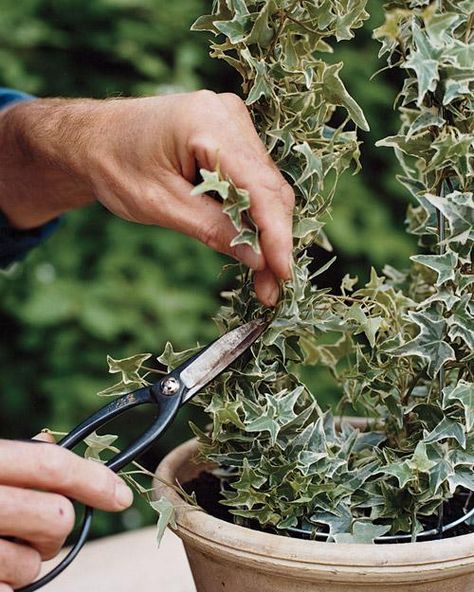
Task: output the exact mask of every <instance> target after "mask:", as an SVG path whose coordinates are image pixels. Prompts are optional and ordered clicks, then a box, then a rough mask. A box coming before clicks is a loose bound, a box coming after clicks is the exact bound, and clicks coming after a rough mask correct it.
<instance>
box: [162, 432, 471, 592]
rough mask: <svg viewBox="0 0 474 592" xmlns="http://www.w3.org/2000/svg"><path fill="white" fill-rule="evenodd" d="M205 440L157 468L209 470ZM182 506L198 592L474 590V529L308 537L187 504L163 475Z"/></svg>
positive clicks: (174, 475) (171, 473) (184, 477)
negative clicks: (445, 534)
mask: <svg viewBox="0 0 474 592" xmlns="http://www.w3.org/2000/svg"><path fill="white" fill-rule="evenodd" d="M196 452H197V442H196V441H195V440H190V441H189V442H186V443H185V444H182V445H181V446H179V447H178V448H176V449H175V450H173V452H171V454H169V455H168V456H167V457H166V458H165V459H164V460H163V461H162V463H161V464H160V465H159V467H158V469H157V472H156V474H157V475H158V476H159V477H160V478H161V479H164V480H166V481H168V482H171V483H173V482H176V480H178V481H179V482H180V483H185V482H186V481H190V480H191V479H193V478H195V477H197V476H198V475H199V473H200V472H201V471H203V470H205V468H206V467H205V466H203V465H201V466H198V465H197V464H196V463H195V462H193V458H194V457H195V455H196ZM155 492H156V495H157V496H161V495H163V496H165V497H167V498H168V499H169V500H170V501H171V502H173V504H174V505H175V506H176V507H177V520H176V523H177V527H176V529H175V532H176V534H177V535H178V536H179V537H180V538H181V539H182V541H183V543H184V546H185V549H186V553H187V556H188V559H189V563H190V565H191V569H192V572H193V576H194V580H195V582H196V588H197V591H198V592H219V591H221V590H222V591H224V592H353V591H354V592H370V591H372V590H373V591H377V592H405V591H406V590H409V591H410V592H473V591H474V534H469V535H465V536H460V537H455V538H450V539H445V540H441V541H433V542H419V543H404V544H390V545H347V544H334V543H321V542H315V541H305V540H299V539H294V538H289V537H284V536H278V535H273V534H267V533H262V532H257V531H254V530H251V529H249V528H243V527H241V526H236V525H234V524H229V523H227V522H224V521H222V520H219V519H218V518H214V517H213V516H210V515H208V514H206V513H204V512H202V511H199V510H196V509H195V508H193V507H192V506H189V505H187V504H186V503H185V502H184V501H183V500H182V498H180V497H179V495H178V494H177V493H176V492H175V491H174V490H172V489H171V488H169V487H167V486H165V485H163V484H162V483H160V482H158V481H157V480H155Z"/></svg>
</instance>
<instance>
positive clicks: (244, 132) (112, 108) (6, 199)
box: [0, 91, 294, 305]
mask: <svg viewBox="0 0 474 592" xmlns="http://www.w3.org/2000/svg"><path fill="white" fill-rule="evenodd" d="M217 164H219V166H220V169H221V171H222V173H223V175H224V176H228V177H230V178H231V179H232V180H233V181H234V182H235V184H236V185H237V186H238V187H241V188H244V189H247V190H248V191H249V193H250V198H251V209H250V213H251V216H252V218H253V220H254V221H255V222H256V224H257V225H258V227H259V229H260V243H261V246H262V255H256V254H255V253H254V252H253V251H252V249H251V248H250V247H248V246H244V245H241V246H237V247H235V248H232V247H230V243H231V241H232V239H233V238H234V236H235V235H236V231H235V229H234V227H233V226H232V224H231V222H230V220H229V218H228V217H227V216H226V215H225V214H224V213H223V212H222V208H221V206H220V204H219V203H217V202H216V201H215V200H213V199H211V198H210V197H208V196H199V197H192V196H191V195H190V192H191V190H192V188H193V183H194V182H195V180H196V175H197V170H198V169H199V168H206V169H211V170H212V169H214V168H215V167H216V165H217ZM0 184H1V185H0V189H1V191H0V194H1V197H0V200H2V201H0V208H1V209H2V210H3V211H4V212H5V213H6V215H7V216H8V217H9V219H10V221H11V222H12V223H13V224H14V225H15V226H17V227H18V228H32V227H34V226H38V225H39V224H41V223H43V222H46V221H47V220H49V219H51V218H53V217H54V216H56V215H58V214H60V213H62V212H64V211H66V210H68V209H71V208H75V207H79V206H81V205H84V204H85V203H88V202H91V201H93V200H95V199H97V200H99V201H101V202H102V203H103V204H104V205H105V206H106V207H107V208H108V209H109V210H111V211H112V212H113V213H115V214H117V215H118V216H121V217H122V218H125V219H127V220H132V221H135V222H141V223H145V224H157V225H160V226H165V227H168V228H172V229H175V230H178V231H180V232H183V233H185V234H188V235H190V236H193V237H195V238H197V239H199V240H201V241H202V242H204V243H205V244H207V245H208V246H210V247H211V248H213V249H215V250H217V251H221V252H223V253H227V254H229V255H231V256H233V257H234V258H236V259H238V260H240V261H242V262H243V263H245V264H246V265H248V266H249V267H251V268H253V269H255V270H257V273H256V275H255V283H256V291H257V296H258V297H259V299H260V300H261V301H262V302H263V303H264V304H267V305H274V304H275V303H276V302H277V299H278V293H279V280H282V279H289V278H290V277H291V260H292V259H291V253H292V211H293V206H294V194H293V191H292V189H291V187H290V186H289V185H288V183H287V182H286V181H285V179H284V178H283V177H282V175H281V174H280V172H279V171H278V169H277V168H276V166H275V164H274V163H273V161H272V160H271V158H270V157H269V156H268V154H267V152H266V149H265V147H264V145H263V143H262V142H261V141H260V139H259V137H258V135H257V133H256V131H255V129H254V127H253V124H252V121H251V118H250V116H249V113H248V111H247V109H246V107H245V104H244V103H243V102H242V101H241V100H240V99H239V98H238V97H237V96H236V95H233V94H220V95H219V94H215V93H213V92H210V91H199V92H195V93H189V94H180V95H170V96H163V97H151V98H143V99H119V100H108V101H93V100H80V99H79V100H58V99H45V100H37V101H32V102H29V103H24V104H19V105H17V106H14V107H12V108H10V109H8V110H7V111H6V112H5V113H4V114H2V115H1V116H0Z"/></svg>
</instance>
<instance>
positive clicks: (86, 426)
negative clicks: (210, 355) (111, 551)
mask: <svg viewBox="0 0 474 592" xmlns="http://www.w3.org/2000/svg"><path fill="white" fill-rule="evenodd" d="M173 374H174V373H172V374H170V375H168V377H166V378H167V379H169V378H172V379H174V380H176V382H177V385H178V387H177V390H176V391H175V392H172V393H170V394H164V392H163V391H165V390H166V389H164V388H163V387H162V385H163V381H161V382H160V383H158V384H156V385H153V386H150V387H146V388H143V389H139V390H137V391H134V392H132V393H128V394H126V395H122V396H121V397H119V398H118V399H114V400H113V401H112V402H111V403H109V404H108V405H106V406H105V407H102V409H99V411H97V412H96V413H94V414H93V415H91V416H90V417H89V418H87V419H86V420H84V421H83V422H82V423H80V424H79V425H78V426H77V427H76V428H74V430H72V431H71V432H70V433H69V434H68V435H67V436H64V438H62V440H60V442H58V445H59V446H61V447H63V448H67V449H68V450H70V449H72V448H74V447H75V446H76V445H77V444H79V443H80V442H82V440H83V439H84V438H87V436H89V435H90V434H91V433H92V432H93V431H95V430H96V429H97V428H99V427H102V426H104V425H106V424H107V423H109V421H111V420H112V419H114V418H115V417H117V416H119V415H121V414H122V413H124V412H125V411H127V410H129V409H132V408H133V407H137V406H138V405H143V404H147V403H152V404H156V405H157V406H158V410H159V411H158V416H157V418H156V419H155V421H154V422H153V424H152V425H151V426H150V427H149V428H148V429H147V430H146V431H145V432H144V433H143V434H142V435H141V436H139V437H138V438H137V439H136V440H135V441H133V442H132V443H131V444H130V445H129V446H127V448H125V449H124V450H122V451H121V452H120V453H118V454H117V455H116V456H114V457H113V458H112V459H110V460H109V461H108V462H107V463H106V466H108V467H109V468H110V469H111V470H112V471H114V472H115V473H117V472H118V471H120V469H122V468H123V467H124V466H125V465H127V464H128V463H129V462H131V461H133V460H134V459H135V458H137V457H138V456H139V455H140V454H141V453H142V452H144V451H145V450H146V449H147V448H149V447H150V446H151V445H152V444H153V442H155V440H156V439H157V438H159V437H160V436H161V435H162V434H163V432H164V431H165V430H166V428H167V427H168V426H169V425H170V424H171V423H172V421H173V419H174V418H175V416H176V414H177V412H178V410H179V408H180V406H181V404H182V401H183V397H184V394H185V390H186V389H185V387H184V385H183V384H182V383H181V381H180V380H179V377H178V376H176V377H175V376H173ZM93 511H94V510H93V508H90V507H89V506H85V507H84V517H83V519H82V524H81V527H80V531H79V536H78V539H77V541H76V542H75V543H74V546H73V547H72V548H71V550H70V551H69V553H68V554H67V555H66V557H64V559H63V560H62V561H61V562H60V563H59V564H58V565H56V567H54V568H53V569H52V570H51V571H50V572H49V573H47V574H46V575H44V576H43V577H42V578H40V579H39V580H36V582H33V583H32V584H29V585H28V586H23V587H22V588H17V589H16V591H15V592H35V590H39V589H40V588H42V587H43V586H45V585H46V584H49V582H51V581H52V580H54V579H55V578H56V577H57V576H58V575H59V574H60V573H62V572H63V571H64V570H65V569H66V567H68V566H69V565H70V564H71V563H72V562H73V560H74V559H75V558H76V556H77V555H78V554H79V551H80V550H81V549H82V547H83V546H84V544H85V542H86V541H87V537H88V536H89V530H90V527H91V524H92V517H93Z"/></svg>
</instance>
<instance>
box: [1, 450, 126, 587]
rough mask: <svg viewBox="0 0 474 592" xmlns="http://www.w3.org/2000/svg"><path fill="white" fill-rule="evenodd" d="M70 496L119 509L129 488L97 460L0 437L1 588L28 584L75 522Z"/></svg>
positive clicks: (59, 546) (97, 505)
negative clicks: (11, 539)
mask: <svg viewBox="0 0 474 592" xmlns="http://www.w3.org/2000/svg"><path fill="white" fill-rule="evenodd" d="M68 498H73V499H76V500H78V501H80V502H82V503H84V504H86V505H88V506H93V507H95V508H99V509H101V510H107V511H119V510H124V509H125V508H127V507H128V506H129V505H130V504H131V503H132V499H133V494H132V492H131V490H130V489H129V488H128V487H127V486H126V485H125V483H124V481H122V479H120V477H117V475H115V473H113V472H112V471H111V470H110V469H108V468H106V467H105V466H104V465H101V464H100V463H98V462H95V461H92V460H86V459H83V458H80V457H79V456H77V455H76V454H74V453H72V452H69V451H68V450H64V449H63V448H60V447H58V446H54V445H52V444H47V443H44V444H36V443H33V442H32V443H29V442H16V441H9V440H0V536H2V537H3V536H4V537H14V539H15V541H16V540H18V542H12V541H10V540H4V539H2V538H0V592H11V591H12V588H17V587H19V586H24V585H26V584H29V583H31V582H32V581H33V580H34V579H35V578H36V577H37V575H38V573H39V570H40V566H41V561H42V560H45V559H51V558H52V557H54V556H55V555H56V554H57V553H58V551H59V550H60V548H61V546H62V545H63V543H64V541H65V539H66V537H67V535H68V534H69V533H70V531H71V529H72V527H73V526H74V518H75V517H74V508H73V505H72V503H71V502H70V501H69V499H68Z"/></svg>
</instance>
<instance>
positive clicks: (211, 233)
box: [198, 224, 224, 251]
mask: <svg viewBox="0 0 474 592" xmlns="http://www.w3.org/2000/svg"><path fill="white" fill-rule="evenodd" d="M198 239H199V240H200V241H201V242H202V243H204V244H205V245H207V246H208V247H209V248H211V249H213V250H214V251H222V250H223V247H224V245H223V244H222V231H221V229H220V226H219V225H218V224H210V225H209V226H205V227H203V228H201V229H199V232H198Z"/></svg>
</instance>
